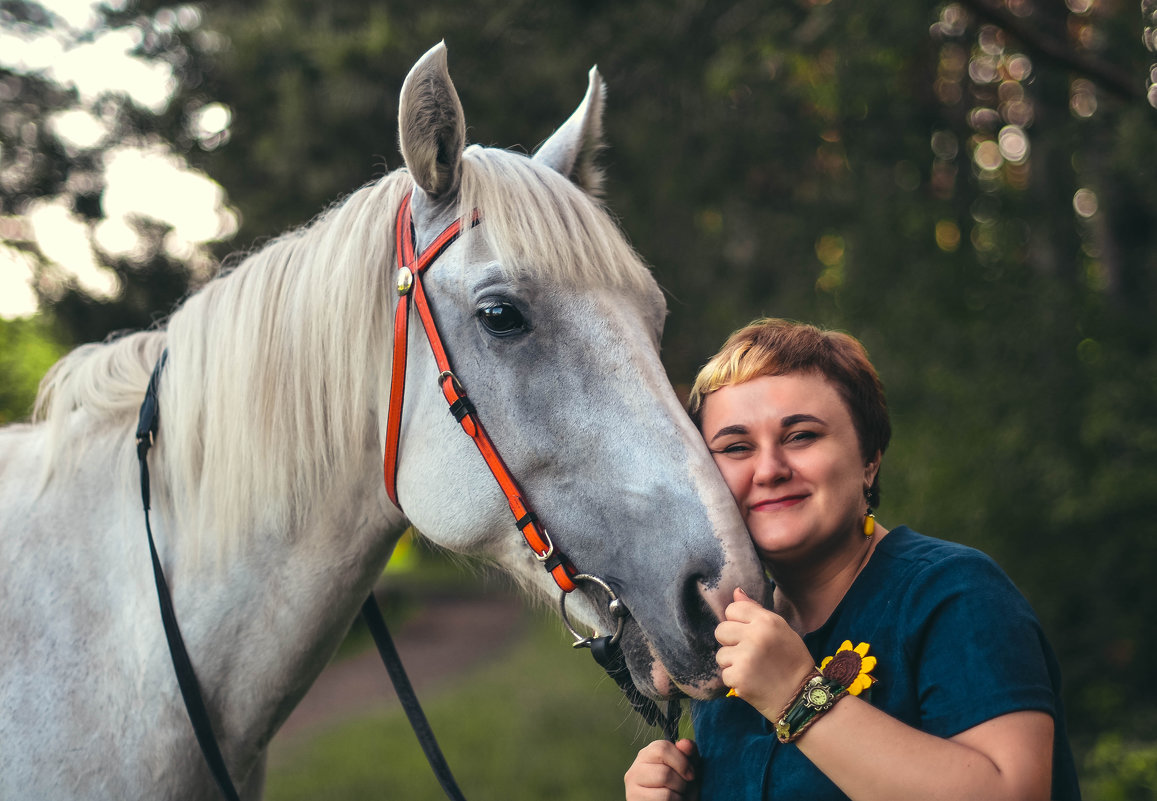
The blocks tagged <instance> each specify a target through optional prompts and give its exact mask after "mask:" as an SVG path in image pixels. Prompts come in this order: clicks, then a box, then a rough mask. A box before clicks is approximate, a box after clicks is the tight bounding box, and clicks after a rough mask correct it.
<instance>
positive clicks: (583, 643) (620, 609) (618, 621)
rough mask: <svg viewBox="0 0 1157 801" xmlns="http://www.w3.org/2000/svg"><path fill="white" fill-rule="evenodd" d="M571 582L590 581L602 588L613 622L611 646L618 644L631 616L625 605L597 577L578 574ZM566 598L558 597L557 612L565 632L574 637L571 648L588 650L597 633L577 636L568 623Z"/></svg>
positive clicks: (563, 594)
mask: <svg viewBox="0 0 1157 801" xmlns="http://www.w3.org/2000/svg"><path fill="white" fill-rule="evenodd" d="M572 580H573V581H574V582H575V583H576V584H577V583H578V582H580V581H590V582H592V583H594V584H597V585H599V586H600V587H602V588H603V592H605V593H606V594H607V596H608V597H609V598H610V600H609V601H607V609H608V610H609V611H610V613H611V617H612V618H614V620H615V633H614V634H613V635H611V644H612V645H614V644H616V643H618V641H619V639H620V638H621V637H622V636H623V626H624V624H625V623H626V620H627V618H628V617H630V616H631V612H630V610H629V609H627V607H626V605H625V604H624V603H623V602H622V600H621V599H620V598H619V596H618V595H616V594H615V591H614V590H612V589H611V586H610V585H609V584H607V582H605V581H603V580H602V579H601V578H599V577H598V576H591V575H588V574H587V573H579V574H578V575H576V576H572ZM566 596H567V593H565V592H563V593H561V594H560V595H559V598H558V611H559V613H560V614H561V615H562V623H563V625H564V626H566V628H567V631H569V632H570V633H571V635H572V636H573V637H574V639H575V641H574V643H573V646H574V647H575V648H590V646H591V643H592V642H594V640H595V638H596V637H597V636H598V633H597V632H596V633H595V634H592V635H591V636H589V637H588V636H583V635H582V634H579V633H578V631H576V630H575V627H574V625H572V624H571V622H570V617H569V616H568V615H567V613H566Z"/></svg>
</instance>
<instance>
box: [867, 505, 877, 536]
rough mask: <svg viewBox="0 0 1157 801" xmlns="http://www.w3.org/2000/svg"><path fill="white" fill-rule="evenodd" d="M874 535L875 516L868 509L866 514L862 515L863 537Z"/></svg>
mask: <svg viewBox="0 0 1157 801" xmlns="http://www.w3.org/2000/svg"><path fill="white" fill-rule="evenodd" d="M875 533H876V515H874V514H873V513H872V510H871V509H869V510H868V513H867V514H866V515H864V536H865V537H870V536H872V535H873V534H875Z"/></svg>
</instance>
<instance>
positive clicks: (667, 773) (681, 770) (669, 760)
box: [623, 740, 699, 801]
mask: <svg viewBox="0 0 1157 801" xmlns="http://www.w3.org/2000/svg"><path fill="white" fill-rule="evenodd" d="M698 765H699V749H698V748H697V747H696V746H695V742H694V741H693V740H679V741H678V742H676V743H671V742H668V741H667V740H656V741H655V742H653V743H651V744H650V745H648V746H647V747H646V748H644V749H643V750H642V751H640V752H639V755H638V756H637V757H635V761H634V763H633V764H632V765H631V767H630V768H629V769H628V770H627V773H626V775H625V776H624V777H623V783H624V784H625V785H626V787H627V801H676V800H677V799H678V801H698V799H699V784H698V782H697V781H696V776H695V770H696V768H697V767H698Z"/></svg>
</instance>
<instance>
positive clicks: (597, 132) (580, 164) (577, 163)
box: [534, 67, 606, 195]
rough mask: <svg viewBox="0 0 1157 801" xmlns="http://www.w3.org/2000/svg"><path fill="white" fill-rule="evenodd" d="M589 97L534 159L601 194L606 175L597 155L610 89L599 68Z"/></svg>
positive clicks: (592, 75)
mask: <svg viewBox="0 0 1157 801" xmlns="http://www.w3.org/2000/svg"><path fill="white" fill-rule="evenodd" d="M589 77H590V84H589V85H588V86H587V94H586V97H584V98H583V102H582V103H580V104H579V107H578V108H577V109H575V112H574V114H572V115H571V116H570V119H568V120H567V121H566V122H564V123H563V124H562V127H561V128H559V129H558V130H557V131H555V132H554V134H553V135H552V136H551V137H550V138H549V139H547V140H546V141H545V142H543V143H542V146H541V147H539V149H538V151H537V152H536V153H535V154H534V160H535V161H538V162H541V163H543V164H546V165H547V166H549V167H553V168H554V169H555V170H557V171H558V172H560V173H562V174H563V175H565V176H566V177H567V178H569V179H571V180H572V181H574V182H575V183H576V184H578V185H579V186H581V187H582V188H583V189H584V190H586V192H588V193H589V194H592V195H598V194H599V193H600V192H601V191H602V187H603V172H602V170H601V169H599V167H598V166H597V165H596V164H595V156H596V154H597V153H598V151H599V150H600V149H601V148H602V146H603V102H604V101H603V98H604V95H605V94H606V86H605V85H604V84H603V79H602V76H600V75H599V68H598V67H591V71H590V76H589Z"/></svg>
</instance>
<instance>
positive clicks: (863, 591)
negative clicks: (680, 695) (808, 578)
mask: <svg viewBox="0 0 1157 801" xmlns="http://www.w3.org/2000/svg"><path fill="white" fill-rule="evenodd" d="M845 640H850V641H851V643H852V645H857V644H859V643H861V642H866V643H869V644H870V646H871V650H870V651H869V655H871V656H875V657H876V659H877V662H876V668H875V670H874V671H872V674H873V675H874V676H875V677H876V678H877V682H876V684H875V685H873V686H872V688H871V689H870V690H869V691H867V692H865V693H864V694H862V695H861V696H860V697H861V698H863V699H865V700H867V701H868V702H869V703H871V704H872V705H873V706H875V707H877V708H879V709H882V710H883V711H885V712H887V713H888V714H890V715H892V716H893V717H895V718H897V719H899V720H901V721H903V722H904V723H906V724H908V725H909V726H912V727H914V728H917V729H920V730H921V731H925V732H928V733H929V734H934V735H936V736H938V737H952V736H953V735H956V734H959V733H960V732H962V731H965V730H966V729H970V728H972V727H973V726H976V725H978V724H980V723H983V722H984V721H986V720H991V719H992V718H995V717H998V716H1000V715H1004V714H1007V713H1009V712H1017V711H1022V710H1039V711H1042V712H1046V713H1048V714H1050V715H1052V716H1053V719H1054V720H1055V722H1056V726H1055V731H1056V734H1055V740H1054V746H1053V788H1052V798H1054V799H1057V800H1058V801H1069V799H1079V798H1080V788H1079V785H1078V783H1077V776H1076V770H1075V767H1074V764H1073V757H1072V753H1071V751H1070V749H1069V743H1068V737H1067V735H1066V733H1065V724H1064V713H1063V710H1062V707H1061V700H1060V698H1061V692H1060V670H1059V668H1058V666H1057V661H1056V658H1055V657H1054V656H1053V652H1052V649H1051V648H1050V647H1049V644H1048V642H1047V641H1046V640H1045V636H1044V633H1043V632H1042V631H1041V627H1040V623H1039V622H1038V621H1037V618H1036V615H1035V614H1034V613H1033V611H1032V609H1031V607H1030V606H1029V604H1028V601H1026V600H1025V598H1024V596H1023V595H1021V593H1020V592H1019V591H1018V590H1017V589H1016V587H1015V586H1014V585H1013V583H1012V581H1011V580H1010V579H1009V578H1008V576H1006V575H1005V573H1004V572H1003V571H1002V570H1001V569H1000V567H998V566H997V564H996V563H995V562H994V561H992V559H990V558H989V557H987V556H985V555H984V554H983V553H981V552H980V551H977V550H975V549H973V548H968V547H966V546H963V545H958V544H956V543H950V542H944V541H942V540H936V539H932V538H931V537H925V536H923V535H922V534H918V533H916V532H915V531H912V530H911V529H909V528H907V527H903V526H902V527H899V528H896V529H894V530H892V531H891V532H889V533H888V534H887V535H886V536H885V537H883V538H882V539H881V540H880V542H879V544H878V545H877V546H876V550H875V552H874V553H873V554H872V557H871V559H869V560H868V563H867V565H865V566H864V569H863V570H862V571H861V572H860V575H859V576H858V577H857V578H856V580H855V581H854V582H853V584H852V586H851V588H849V590H848V592H847V594H846V595H845V596H844V599H843V600H842V601H841V602H840V605H839V606H838V607H836V610H835V612H833V613H832V616H831V617H830V618H829V619H828V621H827V622H826V623H825V624H824V625H823V626H821V627H820V628H819V629H817V630H816V631H813V632H811V633H809V634H807V635H805V636H804V642H805V643H806V644H807V647H808V650H809V651H810V652H811V655H812V658H813V659H815V662H816V664H817V665H818V664H819V663H820V662H821V660H822V659H823V658H824V657H825V656H831V655H832V654H834V653H835V652H836V649H837V648H839V647H840V645H841V643H843V642H844V641H845ZM691 715H692V720H693V722H694V724H695V735H696V739H697V741H698V744H699V751H700V754H701V755H702V758H703V763H702V767H701V768H700V771H699V772H700V776H701V779H702V787H701V798H702V801H769V800H770V799H776V801H795V800H796V799H799V800H800V801H802V800H803V799H807V801H827V799H832V801H835V800H836V799H846V796H845V795H844V794H843V793H842V792H840V790H839V788H837V787H836V786H835V785H834V784H833V783H832V782H831V781H830V780H829V779H828V778H827V777H826V776H824V774H823V773H821V772H820V771H819V770H818V769H817V768H816V767H815V766H814V765H813V764H812V763H811V762H810V761H809V760H808V759H807V757H805V756H804V755H803V754H802V753H800V751H799V749H798V748H797V747H796V746H795V745H794V744H789V745H782V744H780V743H779V741H778V740H777V739H776V737H775V732H774V730H773V729H772V726H771V724H770V723H769V722H768V721H767V720H766V719H764V718H763V716H761V715H760V714H759V713H758V712H756V711H755V710H754V709H753V708H752V707H750V706H748V705H747V704H746V703H744V702H743V701H742V700H740V699H738V698H722V699H719V700H716V701H706V702H698V703H695V704H693V705H692V709H691ZM864 747H865V748H871V744H870V743H865V745H864Z"/></svg>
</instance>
